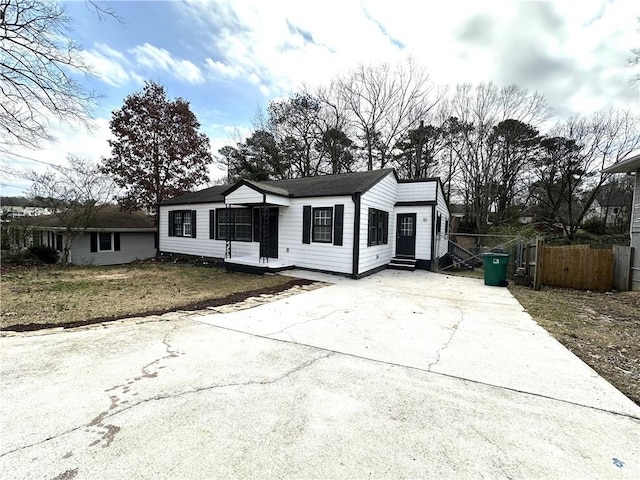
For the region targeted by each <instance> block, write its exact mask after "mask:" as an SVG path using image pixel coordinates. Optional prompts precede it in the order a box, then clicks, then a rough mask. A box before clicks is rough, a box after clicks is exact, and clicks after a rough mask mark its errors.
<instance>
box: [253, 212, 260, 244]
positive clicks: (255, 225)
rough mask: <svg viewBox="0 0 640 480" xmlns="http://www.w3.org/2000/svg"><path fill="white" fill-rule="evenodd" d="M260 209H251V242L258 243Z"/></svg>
mask: <svg viewBox="0 0 640 480" xmlns="http://www.w3.org/2000/svg"><path fill="white" fill-rule="evenodd" d="M260 213H261V212H260V208H254V209H253V241H254V242H259V241H260Z"/></svg>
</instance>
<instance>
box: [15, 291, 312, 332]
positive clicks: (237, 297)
mask: <svg viewBox="0 0 640 480" xmlns="http://www.w3.org/2000/svg"><path fill="white" fill-rule="evenodd" d="M313 283H315V282H314V281H312V280H305V279H301V278H296V279H293V280H290V281H288V282H286V283H283V284H280V285H278V286H275V287H267V288H261V289H259V290H249V291H246V292H238V293H233V294H231V295H227V296H226V297H222V298H211V299H206V300H201V301H198V302H193V303H188V304H184V305H179V306H177V307H172V308H169V309H161V310H147V311H144V312H139V313H137V314H135V316H136V317H149V316H151V315H163V314H165V313H169V312H177V311H182V310H187V311H193V310H204V309H206V308H209V307H219V306H222V305H229V304H232V303H239V302H242V301H244V300H246V299H247V298H249V297H257V296H260V295H270V294H274V293H279V292H282V291H284V290H288V289H290V288H292V287H294V286H296V285H300V286H302V285H311V284H313ZM131 316H132V315H119V316H118V315H113V316H109V317H96V318H91V319H88V320H79V321H75V322H63V323H56V324H42V323H28V324H21V325H10V326H8V327H5V328H3V330H7V331H12V332H32V331H35V330H42V329H46V328H60V327H62V328H76V327H84V326H86V325H94V324H96V323H105V322H113V321H115V320H120V319H123V318H129V317H131Z"/></svg>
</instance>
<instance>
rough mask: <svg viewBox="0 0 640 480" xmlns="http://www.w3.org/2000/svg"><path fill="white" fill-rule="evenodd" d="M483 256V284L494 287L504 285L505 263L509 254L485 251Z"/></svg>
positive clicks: (505, 280) (505, 276)
mask: <svg viewBox="0 0 640 480" xmlns="http://www.w3.org/2000/svg"><path fill="white" fill-rule="evenodd" d="M482 256H483V258H484V284H485V285H491V286H494V287H506V286H507V285H508V283H509V282H507V265H508V264H509V254H507V253H485V254H483V255H482Z"/></svg>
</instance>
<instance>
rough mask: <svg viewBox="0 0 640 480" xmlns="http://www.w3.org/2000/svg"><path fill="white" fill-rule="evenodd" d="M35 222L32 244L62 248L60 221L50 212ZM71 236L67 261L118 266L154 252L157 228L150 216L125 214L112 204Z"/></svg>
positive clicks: (63, 233)
mask: <svg viewBox="0 0 640 480" xmlns="http://www.w3.org/2000/svg"><path fill="white" fill-rule="evenodd" d="M35 221H36V222H37V223H34V225H35V226H34V233H33V243H34V244H36V245H47V246H50V247H53V248H55V249H56V250H58V251H60V252H62V251H64V246H65V245H64V242H65V241H68V240H67V237H66V235H65V232H66V227H65V226H64V225H61V224H60V220H59V219H58V218H56V217H55V216H53V215H52V216H47V217H41V218H39V219H37V220H35ZM72 237H73V238H75V240H73V242H72V244H71V248H70V250H69V258H68V262H69V263H73V264H76V265H117V264H122V263H129V262H133V261H134V260H142V259H145V258H149V257H153V256H154V255H155V253H156V249H155V246H156V241H155V239H156V228H155V227H154V225H153V222H152V221H151V219H150V218H149V216H147V215H145V214H144V213H141V212H135V213H124V212H121V211H119V210H118V208H117V207H114V206H108V207H105V208H103V209H101V210H100V211H99V212H98V213H97V215H96V217H95V219H94V220H93V222H92V223H91V225H90V226H89V227H88V228H87V229H86V230H85V231H84V232H82V233H79V235H78V236H76V235H75V234H72Z"/></svg>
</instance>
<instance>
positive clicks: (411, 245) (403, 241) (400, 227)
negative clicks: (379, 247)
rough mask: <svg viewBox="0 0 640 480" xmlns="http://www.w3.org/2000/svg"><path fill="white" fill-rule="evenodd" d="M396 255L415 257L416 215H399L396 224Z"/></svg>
mask: <svg viewBox="0 0 640 480" xmlns="http://www.w3.org/2000/svg"><path fill="white" fill-rule="evenodd" d="M396 255H397V256H399V257H411V258H415V256H416V214H415V213H399V214H398V218H397V222H396Z"/></svg>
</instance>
